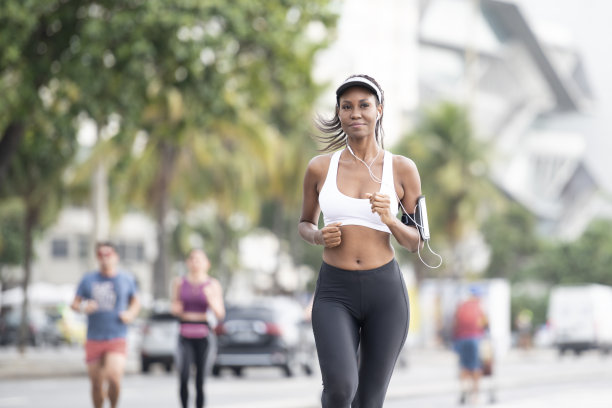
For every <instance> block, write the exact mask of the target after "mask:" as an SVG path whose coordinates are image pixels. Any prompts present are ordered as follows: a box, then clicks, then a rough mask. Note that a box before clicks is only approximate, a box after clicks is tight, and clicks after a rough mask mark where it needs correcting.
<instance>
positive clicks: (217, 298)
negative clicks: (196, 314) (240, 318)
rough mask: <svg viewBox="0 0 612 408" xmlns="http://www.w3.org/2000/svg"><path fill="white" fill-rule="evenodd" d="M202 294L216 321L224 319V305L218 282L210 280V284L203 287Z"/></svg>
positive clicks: (221, 290) (221, 289)
mask: <svg viewBox="0 0 612 408" xmlns="http://www.w3.org/2000/svg"><path fill="white" fill-rule="evenodd" d="M204 294H205V295H206V299H208V306H209V307H210V310H212V312H213V313H214V314H215V316H216V317H217V319H218V320H223V319H224V318H225V303H224V302H223V288H222V287H221V284H220V283H219V281H218V280H216V279H212V281H211V282H210V284H208V285H206V286H205V287H204Z"/></svg>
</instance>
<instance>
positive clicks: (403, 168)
mask: <svg viewBox="0 0 612 408" xmlns="http://www.w3.org/2000/svg"><path fill="white" fill-rule="evenodd" d="M393 176H394V180H397V182H396V185H397V184H399V185H400V189H399V191H398V189H397V188H395V186H394V188H395V190H396V191H397V192H398V196H399V199H400V200H401V203H402V205H403V206H404V208H405V209H406V211H407V212H408V213H412V212H413V209H414V207H415V206H416V202H417V199H418V198H419V196H420V195H421V179H420V177H419V172H418V170H417V167H416V165H415V164H414V162H413V161H412V160H410V159H408V158H406V157H403V156H393ZM398 182H399V183H398ZM368 198H369V199H370V203H371V205H372V211H374V212H377V213H378V214H379V215H380V219H381V221H382V222H383V223H385V225H387V227H389V230H391V233H392V234H393V236H394V237H395V239H396V240H397V242H398V243H399V244H400V245H401V246H403V247H404V248H406V249H408V250H409V251H411V252H416V251H417V249H418V248H419V247H420V248H422V247H423V245H424V242H423V241H422V240H420V236H419V232H418V230H417V229H416V227H414V226H407V225H404V224H403V223H402V222H401V221H400V220H399V219H398V218H397V216H396V214H397V211H393V210H392V209H391V208H390V203H391V200H390V199H389V197H388V196H387V195H384V194H379V193H373V194H368Z"/></svg>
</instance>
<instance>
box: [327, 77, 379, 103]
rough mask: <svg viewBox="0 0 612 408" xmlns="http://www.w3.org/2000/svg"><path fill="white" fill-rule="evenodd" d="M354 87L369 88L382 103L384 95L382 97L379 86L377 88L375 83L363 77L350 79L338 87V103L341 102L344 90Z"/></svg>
mask: <svg viewBox="0 0 612 408" xmlns="http://www.w3.org/2000/svg"><path fill="white" fill-rule="evenodd" d="M352 86H364V87H365V88H368V89H369V90H371V91H372V92H373V93H374V94H375V95H376V97H377V98H378V102H379V103H382V95H381V92H380V89H378V86H376V84H374V82H372V81H370V80H369V79H367V78H363V77H351V78H348V79H347V80H346V81H344V82H343V83H342V84H341V85H340V86H339V87H338V89H336V102H338V101H339V99H340V95H341V94H342V93H343V92H344V90H345V89H347V88H350V87H352Z"/></svg>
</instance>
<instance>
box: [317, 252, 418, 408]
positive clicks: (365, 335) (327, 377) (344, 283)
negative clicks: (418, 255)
mask: <svg viewBox="0 0 612 408" xmlns="http://www.w3.org/2000/svg"><path fill="white" fill-rule="evenodd" d="M409 320H410V310H409V304H408V293H407V291H406V285H405V284H404V279H403V277H402V273H401V271H400V269H399V266H398V265H397V262H396V261H395V260H392V261H391V262H389V263H388V264H386V265H383V266H381V267H378V268H375V269H370V270H363V271H348V270H344V269H340V268H336V267H334V266H331V265H328V264H326V263H325V262H324V263H323V265H322V266H321V270H320V272H319V278H318V281H317V289H316V293H315V298H314V304H313V309H312V325H313V330H314V336H315V342H316V345H317V353H318V355H319V364H320V366H321V374H322V376H323V395H322V397H321V401H322V405H323V408H349V407H352V408H382V406H383V402H384V400H385V394H386V392H387V387H388V385H389V380H390V379H391V374H392V373H393V368H394V366H395V362H396V360H397V357H398V356H399V353H400V351H401V349H402V347H403V346H404V342H405V340H406V335H407V334H408V322H409ZM358 349H360V352H359V357H358V355H357V353H358Z"/></svg>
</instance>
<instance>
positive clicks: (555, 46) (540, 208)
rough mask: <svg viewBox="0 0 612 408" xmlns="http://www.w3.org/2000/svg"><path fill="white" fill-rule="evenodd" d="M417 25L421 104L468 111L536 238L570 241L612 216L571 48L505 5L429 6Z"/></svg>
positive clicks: (496, 175) (434, 1)
mask: <svg viewBox="0 0 612 408" xmlns="http://www.w3.org/2000/svg"><path fill="white" fill-rule="evenodd" d="M420 16H421V17H420V24H419V33H418V35H419V69H420V71H419V95H420V104H429V103H434V102H436V101H440V100H452V101H456V102H459V103H463V104H467V105H468V106H469V108H470V112H471V115H472V122H473V124H474V125H475V128H476V132H477V134H478V135H479V136H480V137H482V138H483V139H484V140H487V141H489V142H492V144H493V146H494V147H495V149H494V153H493V154H494V157H492V158H491V164H492V167H493V168H492V170H493V179H494V181H495V182H496V184H497V185H498V186H499V187H500V188H501V189H502V190H503V191H504V192H506V193H507V194H508V195H509V196H510V197H512V198H513V199H514V200H516V201H517V202H519V203H521V204H522V205H524V206H525V207H526V208H527V209H529V210H530V211H531V212H533V213H534V214H535V215H536V216H537V217H538V220H539V221H540V223H539V225H540V229H541V231H542V232H543V233H544V234H547V235H552V236H557V237H560V238H566V239H572V238H575V237H577V236H578V235H580V234H581V233H582V231H583V230H584V228H585V227H586V226H587V224H588V223H589V222H590V221H591V220H592V219H593V218H596V217H598V216H602V215H603V216H607V217H609V216H612V207H611V203H610V200H609V198H607V196H608V197H609V193H606V189H607V188H608V187H606V185H605V184H604V179H605V177H606V176H605V175H603V174H598V172H597V170H596V167H594V166H592V163H593V157H592V156H591V155H590V153H589V152H591V151H593V150H597V148H596V147H595V149H593V146H589V144H592V143H595V141H596V140H597V139H598V138H596V137H593V135H594V134H595V133H596V132H598V118H596V117H595V116H594V115H593V112H594V109H592V107H593V106H594V103H595V101H594V100H593V97H592V92H591V89H590V85H589V81H588V78H587V76H586V74H585V70H584V67H583V64H582V60H581V58H580V54H579V50H577V49H575V48H574V46H573V44H572V43H571V39H568V37H567V36H566V37H564V36H558V35H557V36H554V37H553V36H546V35H545V34H540V33H538V30H537V27H536V28H534V27H532V26H531V25H530V23H529V22H528V21H527V20H526V18H525V16H524V14H523V13H522V11H521V9H520V8H519V7H518V6H517V5H516V4H514V3H513V2H512V1H500V0H429V1H424V2H422V8H421V13H420Z"/></svg>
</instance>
